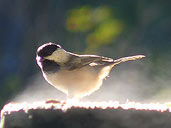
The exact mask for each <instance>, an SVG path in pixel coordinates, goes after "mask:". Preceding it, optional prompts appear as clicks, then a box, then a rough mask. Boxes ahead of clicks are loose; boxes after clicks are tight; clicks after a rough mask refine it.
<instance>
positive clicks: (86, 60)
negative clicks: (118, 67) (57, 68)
mask: <svg viewBox="0 0 171 128" xmlns="http://www.w3.org/2000/svg"><path fill="white" fill-rule="evenodd" d="M109 62H113V59H111V58H107V57H102V56H97V55H77V54H71V56H70V59H69V60H68V62H67V63H66V64H65V69H67V70H75V69H78V68H81V67H84V66H86V65H90V66H95V65H104V64H106V63H109Z"/></svg>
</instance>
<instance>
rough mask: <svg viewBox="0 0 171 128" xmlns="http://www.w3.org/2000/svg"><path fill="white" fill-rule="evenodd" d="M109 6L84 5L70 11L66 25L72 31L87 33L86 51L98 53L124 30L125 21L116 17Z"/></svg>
mask: <svg viewBox="0 0 171 128" xmlns="http://www.w3.org/2000/svg"><path fill="white" fill-rule="evenodd" d="M113 14H114V11H112V9H111V8H110V7H107V6H98V7H91V6H82V7H79V8H76V9H72V10H71V11H69V14H68V17H67V21H66V27H67V29H68V30H69V31H70V32H75V33H80V32H84V33H85V32H88V33H86V39H85V40H86V44H87V48H86V52H87V53H96V52H97V50H98V48H100V47H101V46H104V45H106V44H110V43H112V40H114V39H115V37H116V36H118V35H119V34H120V33H121V32H122V30H123V26H124V25H123V23H122V21H121V20H119V19H118V18H115V17H114V15H113Z"/></svg>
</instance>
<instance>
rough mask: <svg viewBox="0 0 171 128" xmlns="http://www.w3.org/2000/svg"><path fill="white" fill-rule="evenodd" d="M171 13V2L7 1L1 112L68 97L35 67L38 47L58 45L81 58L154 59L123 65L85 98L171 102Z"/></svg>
mask: <svg viewBox="0 0 171 128" xmlns="http://www.w3.org/2000/svg"><path fill="white" fill-rule="evenodd" d="M170 12H171V1H170V0H165V1H163V0H151V1H149V0H96V1H92V0H86V1H81V0H75V1H71V0H49V1H48V0H0V107H1V108H2V107H3V105H4V104H6V103H8V102H10V101H13V100H14V101H22V102H23V101H32V100H44V99H48V98H59V99H65V95H64V94H63V93H61V92H59V91H57V90H56V89H54V88H53V87H51V86H49V85H48V84H47V83H46V82H45V81H44V79H43V77H42V75H41V74H40V69H39V67H38V66H37V64H36V61H35V57H36V50H37V48H38V47H39V46H40V45H42V44H43V43H47V42H50V41H51V42H54V43H59V44H60V45H62V47H63V48H65V49H66V50H68V51H72V52H75V53H80V54H84V53H87V54H98V55H103V56H108V57H112V58H119V57H123V56H130V55H136V54H144V55H146V58H145V59H144V60H138V61H134V62H128V63H125V64H122V65H119V66H118V67H117V68H115V69H114V70H113V71H112V73H111V75H110V77H109V78H107V80H105V82H104V84H105V86H102V87H101V89H100V90H98V91H97V92H95V93H94V94H92V95H91V96H88V97H87V98H84V99H83V100H110V99H113V100H118V101H120V102H125V101H126V100H133V101H141V102H169V101H170V100H171V93H170V91H171V88H170V85H171V57H170V55H171V14H170ZM113 84H114V85H113ZM16 97H17V98H16ZM29 99H30V100H29Z"/></svg>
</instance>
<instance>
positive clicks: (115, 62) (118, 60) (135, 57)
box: [113, 55, 145, 66]
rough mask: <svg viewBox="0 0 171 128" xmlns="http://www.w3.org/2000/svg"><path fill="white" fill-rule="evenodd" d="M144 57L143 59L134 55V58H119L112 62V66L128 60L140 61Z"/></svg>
mask: <svg viewBox="0 0 171 128" xmlns="http://www.w3.org/2000/svg"><path fill="white" fill-rule="evenodd" d="M144 57H145V56H144V55H136V56H129V57H122V58H119V59H116V60H114V64H113V66H115V65H117V64H120V63H123V62H126V61H130V60H137V59H142V58H144Z"/></svg>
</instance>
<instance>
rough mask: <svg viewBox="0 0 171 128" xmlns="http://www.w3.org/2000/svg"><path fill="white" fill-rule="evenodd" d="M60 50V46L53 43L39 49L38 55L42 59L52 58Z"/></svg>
mask: <svg viewBox="0 0 171 128" xmlns="http://www.w3.org/2000/svg"><path fill="white" fill-rule="evenodd" d="M58 48H61V47H60V45H56V44H52V43H50V44H48V45H45V46H40V49H39V48H38V50H37V55H38V56H40V57H46V56H50V55H52V53H53V52H54V51H56V50H57V49H58Z"/></svg>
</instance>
